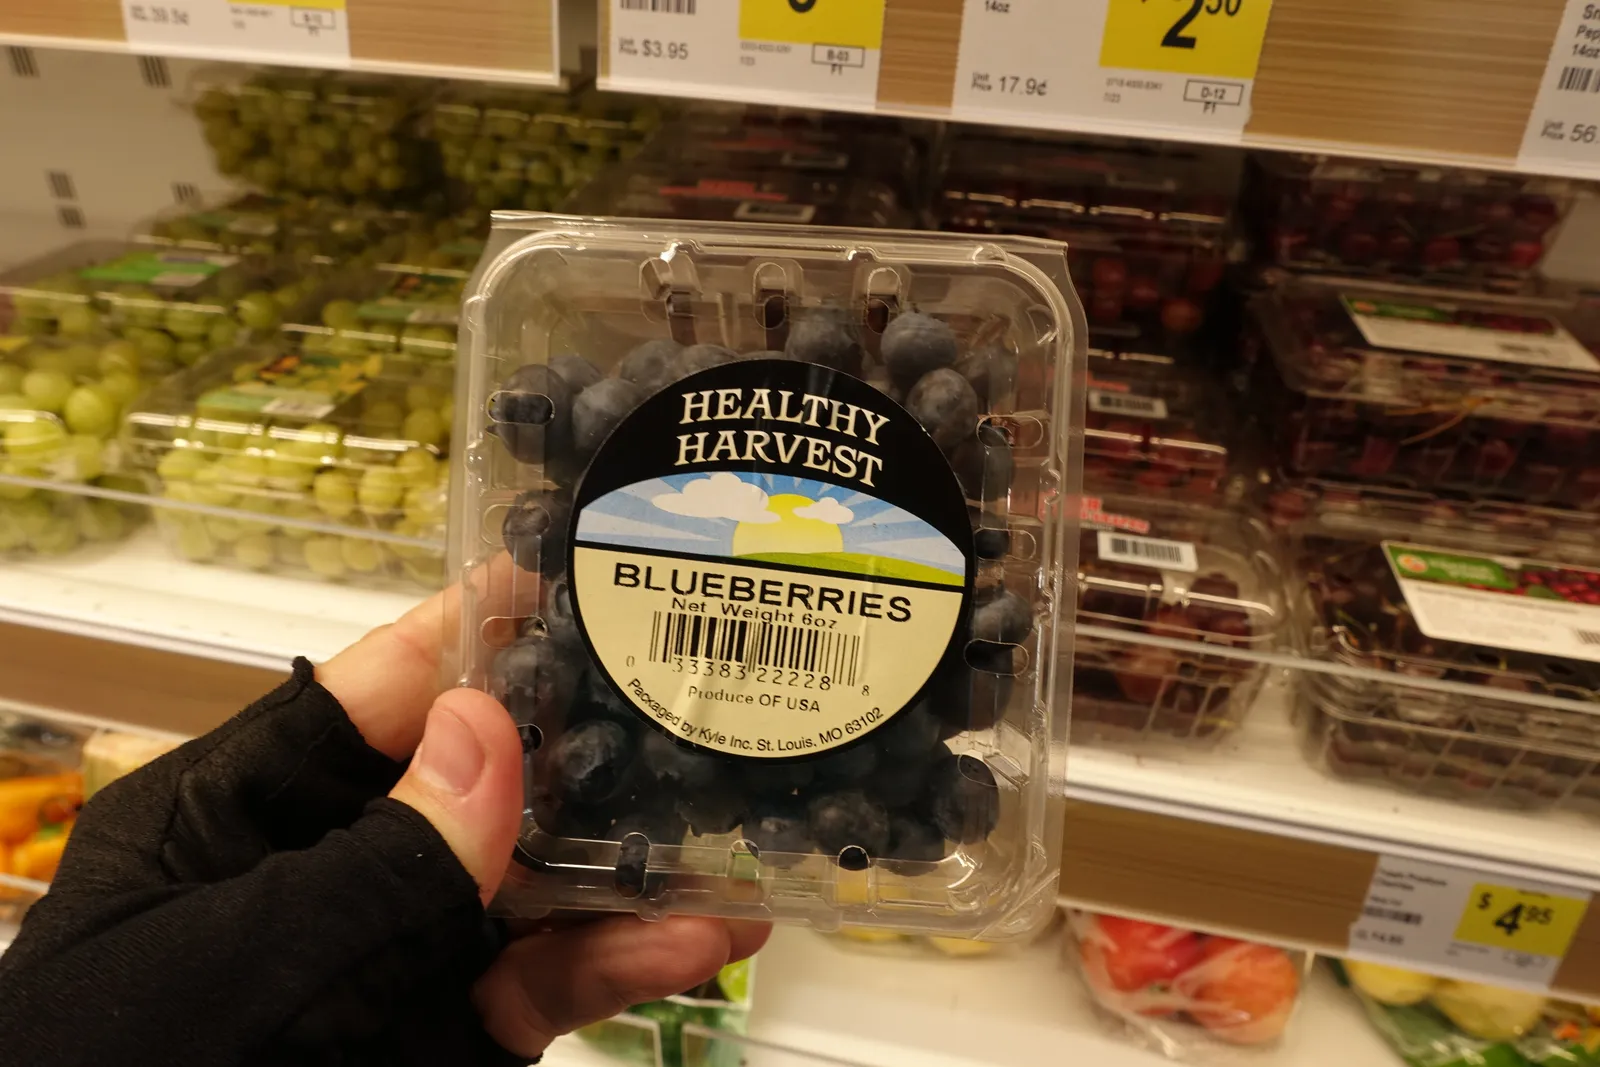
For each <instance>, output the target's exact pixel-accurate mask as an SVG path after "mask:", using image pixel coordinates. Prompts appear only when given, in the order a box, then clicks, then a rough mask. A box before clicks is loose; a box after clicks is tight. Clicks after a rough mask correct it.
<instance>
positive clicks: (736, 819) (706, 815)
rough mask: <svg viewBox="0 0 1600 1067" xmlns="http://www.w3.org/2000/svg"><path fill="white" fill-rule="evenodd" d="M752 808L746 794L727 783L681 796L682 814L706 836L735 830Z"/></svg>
mask: <svg viewBox="0 0 1600 1067" xmlns="http://www.w3.org/2000/svg"><path fill="white" fill-rule="evenodd" d="M748 810H749V804H748V803H747V802H746V800H745V798H744V796H743V795H742V794H741V793H739V792H738V791H737V790H735V789H732V788H729V787H728V786H726V785H723V786H713V787H712V788H710V789H706V790H698V791H696V790H691V791H689V792H686V793H683V794H681V795H680V796H679V797H678V814H679V815H681V816H683V817H684V818H685V819H687V820H688V821H689V828H690V829H692V830H693V831H694V832H695V833H697V834H699V835H700V836H702V837H710V836H713V835H715V834H731V833H733V831H734V830H736V829H737V828H738V827H739V825H740V824H741V823H743V822H744V817H745V812H746V811H748Z"/></svg>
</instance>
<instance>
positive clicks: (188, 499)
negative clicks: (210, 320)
mask: <svg viewBox="0 0 1600 1067" xmlns="http://www.w3.org/2000/svg"><path fill="white" fill-rule="evenodd" d="M451 390H452V371H451V369H450V368H449V367H448V365H427V364H421V363H417V362H414V361H409V360H395V359H386V358H385V357H384V356H382V355H378V354H376V353H368V354H363V355H360V356H354V357H350V358H339V357H336V356H333V355H330V354H327V353H320V352H307V351H305V350H303V349H300V348H297V347H291V346H288V345H284V344H277V345H259V346H250V347H244V348H237V349H232V350H229V351H224V352H218V353H216V354H214V355H213V356H211V357H209V358H207V359H205V360H203V361H202V362H200V363H199V364H197V365H196V366H194V367H191V368H189V369H187V370H185V371H182V372H181V373H178V374H174V375H172V376H170V377H168V378H166V379H165V380H163V381H162V382H161V383H160V384H159V385H157V386H156V387H155V388H154V389H152V390H150V391H149V392H148V393H147V394H145V396H144V397H143V398H142V399H141V400H140V402H139V403H138V404H137V405H135V407H134V409H133V410H131V411H130V412H129V413H128V416H127V417H126V419H125V420H124V422H123V426H122V434H121V438H120V442H121V447H122V454H123V463H124V465H125V466H126V467H127V468H129V469H131V470H134V471H137V472H139V473H140V474H141V475H142V476H143V477H144V479H145V481H146V485H147V488H148V491H149V493H150V494H151V496H152V497H153V498H155V499H154V501H153V502H154V503H156V504H158V505H160V506H158V507H157V508H156V510H155V516H156V521H157V523H158V525H159V526H160V528H161V531H162V533H163V536H164V538H165V540H166V542H167V544H168V545H169V547H170V548H171V549H172V550H173V552H174V553H176V554H177V555H179V556H181V557H182V558H184V559H187V560H190V561H193V562H201V563H222V564H229V565H233V566H238V567H244V568H247V569H250V570H256V571H271V572H275V573H284V574H293V575H298V576H305V577H315V578H320V579H324V580H329V581H347V582H350V583H352V584H358V585H367V586H377V587H389V586H394V585H403V586H408V587H413V588H414V587H417V586H421V587H423V588H426V589H436V588H438V587H439V586H440V585H441V584H442V583H443V579H444V560H443V547H442V542H443V529H444V521H445V501H446V492H447V482H448V479H447V476H446V471H447V466H448V465H447V464H446V463H445V462H444V457H445V456H446V455H447V454H448V450H449V433H450V430H449V426H450V419H451V414H452V398H451Z"/></svg>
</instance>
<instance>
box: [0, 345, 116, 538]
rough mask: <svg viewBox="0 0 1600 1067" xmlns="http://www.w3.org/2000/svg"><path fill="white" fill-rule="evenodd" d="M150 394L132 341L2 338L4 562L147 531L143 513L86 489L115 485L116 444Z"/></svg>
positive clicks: (0, 513)
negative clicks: (112, 443) (109, 475)
mask: <svg viewBox="0 0 1600 1067" xmlns="http://www.w3.org/2000/svg"><path fill="white" fill-rule="evenodd" d="M140 388H141V379H140V376H139V364H138V352H137V350H136V349H135V348H134V347H133V346H132V345H131V344H129V343H128V342H126V341H107V342H104V343H96V342H89V341H65V340H59V339H56V338H43V337H19V336H5V337H0V556H17V555H35V554H38V555H59V554H61V553H64V552H68V551H71V550H73V549H75V548H77V547H79V546H80V545H83V544H95V543H105V542H109V541H116V540H120V539H121V538H122V537H123V536H125V535H126V534H127V533H128V532H129V531H130V530H131V529H132V528H133V527H134V526H135V525H136V524H137V522H138V521H139V520H140V518H141V517H142V509H140V508H138V507H137V506H129V505H127V504H121V503H116V502H113V501H110V500H102V499H92V498H89V497H86V496H84V495H83V493H82V489H83V488H89V489H93V488H94V487H98V486H101V485H102V484H103V483H104V481H105V480H106V479H105V475H106V470H107V468H108V466H110V465H111V459H112V457H111V456H110V455H109V454H108V453H109V450H108V441H109V440H110V439H111V438H113V437H114V436H115V434H116V430H117V424H118V421H119V419H120V418H121V414H122V411H123V410H124V409H125V408H126V407H127V406H128V405H129V404H130V403H132V401H133V399H134V397H135V395H136V394H137V393H138V392H139V390H140ZM42 483H54V484H57V485H62V486H70V487H74V488H73V489H70V490H66V491H57V490H55V489H52V488H50V487H49V485H48V484H42Z"/></svg>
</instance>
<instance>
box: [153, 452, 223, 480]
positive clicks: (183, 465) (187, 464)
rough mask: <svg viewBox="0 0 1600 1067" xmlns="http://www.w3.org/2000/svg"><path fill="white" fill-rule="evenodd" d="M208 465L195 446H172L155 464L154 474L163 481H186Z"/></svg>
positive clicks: (202, 454) (203, 455)
mask: <svg viewBox="0 0 1600 1067" xmlns="http://www.w3.org/2000/svg"><path fill="white" fill-rule="evenodd" d="M208 466H210V463H209V461H208V460H207V459H206V457H205V454H204V453H202V452H201V451H200V450H199V449H197V448H174V449H172V450H170V451H169V452H168V453H167V454H166V455H164V456H162V457H161V460H160V462H158V463H157V464H156V474H157V475H159V476H160V477H161V480H162V481H165V482H186V481H189V480H190V479H191V478H193V477H194V476H195V475H196V474H198V473H199V472H201V471H202V470H205V468H206V467H208Z"/></svg>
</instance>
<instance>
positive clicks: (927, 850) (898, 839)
mask: <svg viewBox="0 0 1600 1067" xmlns="http://www.w3.org/2000/svg"><path fill="white" fill-rule="evenodd" d="M944 853H945V843H944V835H943V834H941V833H939V831H938V830H935V829H934V828H933V827H932V826H930V825H929V824H928V823H927V822H926V821H924V820H923V819H920V818H918V817H916V816H914V815H907V814H904V813H902V812H895V813H894V814H892V815H890V816H889V847H888V849H887V850H886V851H885V852H884V856H885V857H886V860H887V862H885V863H884V866H885V867H887V868H888V869H889V870H891V871H893V872H894V873H895V874H903V875H917V874H926V873H927V872H928V869H929V868H931V867H932V866H933V865H934V864H935V863H938V862H939V861H940V860H942V859H944Z"/></svg>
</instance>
